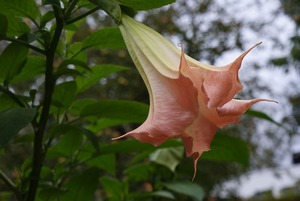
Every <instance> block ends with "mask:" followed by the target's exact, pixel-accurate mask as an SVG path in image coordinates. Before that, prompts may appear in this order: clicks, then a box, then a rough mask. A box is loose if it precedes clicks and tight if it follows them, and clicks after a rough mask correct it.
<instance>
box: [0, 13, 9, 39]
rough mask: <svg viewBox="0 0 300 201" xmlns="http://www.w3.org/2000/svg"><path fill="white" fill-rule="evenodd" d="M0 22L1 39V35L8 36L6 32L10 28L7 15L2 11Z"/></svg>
mask: <svg viewBox="0 0 300 201" xmlns="http://www.w3.org/2000/svg"><path fill="white" fill-rule="evenodd" d="M0 24H1V29H0V40H1V37H3V36H6V32H7V28H8V20H7V17H6V16H5V15H3V14H2V13H0Z"/></svg>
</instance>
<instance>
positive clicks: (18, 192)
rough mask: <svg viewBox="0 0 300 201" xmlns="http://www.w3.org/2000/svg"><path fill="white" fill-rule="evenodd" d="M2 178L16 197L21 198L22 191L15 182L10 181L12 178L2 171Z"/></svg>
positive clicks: (0, 172)
mask: <svg viewBox="0 0 300 201" xmlns="http://www.w3.org/2000/svg"><path fill="white" fill-rule="evenodd" d="M0 178H1V179H2V181H3V182H4V183H5V184H6V185H7V186H8V187H9V188H10V189H11V190H12V191H13V192H14V193H15V194H16V196H17V197H19V195H20V191H19V190H18V188H17V187H16V185H15V184H14V182H13V181H12V180H10V178H8V176H6V174H5V173H4V172H3V171H2V170H0Z"/></svg>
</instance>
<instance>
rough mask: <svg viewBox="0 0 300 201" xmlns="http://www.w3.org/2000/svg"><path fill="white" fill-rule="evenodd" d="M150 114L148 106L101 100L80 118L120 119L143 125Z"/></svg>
mask: <svg viewBox="0 0 300 201" xmlns="http://www.w3.org/2000/svg"><path fill="white" fill-rule="evenodd" d="M147 114H148V105H146V104H143V103H139V102H135V101H127V100H101V101H98V102H97V103H94V104H90V105H87V106H86V107H85V108H83V110H82V112H81V114H80V116H81V117H87V116H96V117H98V118H109V119H118V120H123V121H126V122H128V123H129V122H130V123H142V122H144V121H145V119H146V117H147Z"/></svg>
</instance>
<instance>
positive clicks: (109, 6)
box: [91, 0, 122, 24]
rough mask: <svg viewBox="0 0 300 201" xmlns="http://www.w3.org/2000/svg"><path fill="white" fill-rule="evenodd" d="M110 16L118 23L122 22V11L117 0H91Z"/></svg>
mask: <svg viewBox="0 0 300 201" xmlns="http://www.w3.org/2000/svg"><path fill="white" fill-rule="evenodd" d="M91 1H92V2H93V3H95V4H96V5H97V6H99V7H100V8H101V9H102V10H104V11H105V12H106V13H107V14H108V15H109V16H111V17H112V18H113V20H114V21H115V23H116V24H120V22H121V19H122V12H121V8H120V5H119V2H118V1H117V0H91Z"/></svg>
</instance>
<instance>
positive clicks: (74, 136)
mask: <svg viewBox="0 0 300 201" xmlns="http://www.w3.org/2000/svg"><path fill="white" fill-rule="evenodd" d="M52 135H54V136H57V135H61V138H60V140H59V142H58V144H56V145H55V146H53V147H52V148H51V149H50V151H51V152H53V153H58V154H59V155H63V156H65V157H70V156H71V155H72V154H74V153H75V152H76V151H78V150H79V148H80V146H81V144H82V140H83V133H82V131H81V129H80V128H78V127H76V126H72V125H59V126H57V127H55V129H54V130H53V131H52ZM50 154H51V153H50Z"/></svg>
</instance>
